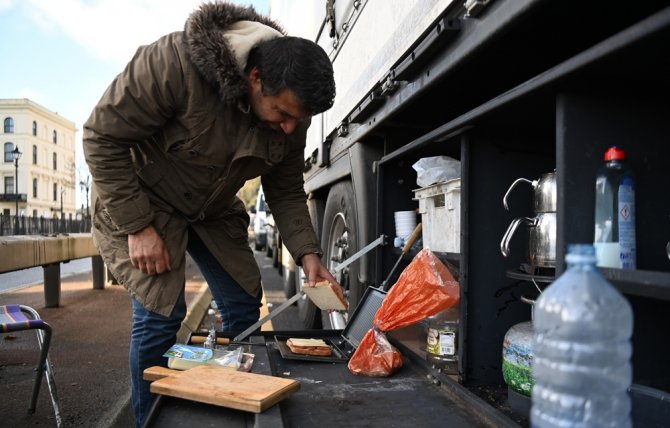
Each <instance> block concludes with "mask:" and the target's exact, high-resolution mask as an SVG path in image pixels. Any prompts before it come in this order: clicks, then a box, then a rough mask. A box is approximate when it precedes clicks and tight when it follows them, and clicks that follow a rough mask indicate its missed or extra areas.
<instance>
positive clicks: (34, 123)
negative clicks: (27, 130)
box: [33, 120, 37, 137]
mask: <svg viewBox="0 0 670 428" xmlns="http://www.w3.org/2000/svg"><path fill="white" fill-rule="evenodd" d="M33 136H34V137H37V122H35V121H34V120H33Z"/></svg>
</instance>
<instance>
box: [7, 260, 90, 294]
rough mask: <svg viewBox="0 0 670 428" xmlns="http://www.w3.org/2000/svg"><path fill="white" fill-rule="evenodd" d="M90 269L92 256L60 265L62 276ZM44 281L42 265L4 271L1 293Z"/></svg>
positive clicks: (65, 276)
mask: <svg viewBox="0 0 670 428" xmlns="http://www.w3.org/2000/svg"><path fill="white" fill-rule="evenodd" d="M90 270H91V259H90V258H85V259H78V260H72V261H70V262H68V263H61V265H60V275H61V278H67V277H68V276H71V275H75V274H78V273H82V272H88V271H90ZM42 282H44V269H43V268H42V267H41V266H40V267H35V268H30V269H23V270H17V271H15V272H7V273H3V274H0V293H5V292H8V291H12V290H18V289H21V288H24V287H28V286H30V285H34V284H40V283H42Z"/></svg>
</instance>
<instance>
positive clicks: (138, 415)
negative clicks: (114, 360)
mask: <svg viewBox="0 0 670 428" xmlns="http://www.w3.org/2000/svg"><path fill="white" fill-rule="evenodd" d="M187 250H188V253H189V254H190V255H191V258H193V260H194V261H195V262H196V264H197V265H198V267H199V268H200V272H201V273H202V275H203V276H204V277H205V280H206V281H207V285H208V286H209V289H210V291H211V292H212V296H213V297H214V300H215V301H216V304H217V307H218V309H219V312H220V313H221V316H222V318H223V330H225V331H231V332H237V331H242V330H244V329H246V328H247V327H249V326H250V325H252V324H253V323H255V322H256V321H258V319H259V317H260V306H261V297H262V294H263V293H262V292H259V293H258V296H255V297H252V296H250V295H249V294H248V293H247V292H246V291H244V289H242V287H240V286H239V284H238V283H237V282H236V281H235V280H234V279H233V278H232V277H231V276H230V275H229V274H228V272H226V271H225V270H224V269H223V267H222V266H221V265H220V264H219V263H218V261H217V260H216V259H215V258H214V256H212V254H211V253H210V252H209V250H208V249H207V247H205V245H204V244H203V242H202V241H201V240H200V238H199V237H198V236H197V234H196V233H195V231H193V229H189V242H188V247H187ZM131 301H132V306H133V325H132V331H131V339H130V353H129V360H130V378H131V395H132V404H133V412H134V414H135V421H136V426H137V427H141V426H142V425H143V424H144V422H145V419H146V418H147V416H148V415H149V411H150V410H151V406H152V405H153V402H154V399H155V395H154V394H152V393H151V391H150V382H148V381H145V380H144V379H143V378H142V375H143V373H144V370H145V369H146V368H148V367H151V366H164V367H167V358H165V357H163V354H164V353H165V351H167V350H168V349H170V347H171V346H172V345H174V343H175V342H176V336H177V331H179V328H180V326H181V323H182V321H183V320H184V317H185V316H186V301H185V298H184V292H183V291H182V293H181V295H180V296H179V299H178V300H177V305H176V306H175V308H174V309H173V311H172V313H171V314H170V316H169V317H166V316H163V315H159V314H157V313H154V312H151V311H149V310H147V309H145V308H144V306H142V305H141V304H140V303H139V302H137V300H135V299H134V298H131Z"/></svg>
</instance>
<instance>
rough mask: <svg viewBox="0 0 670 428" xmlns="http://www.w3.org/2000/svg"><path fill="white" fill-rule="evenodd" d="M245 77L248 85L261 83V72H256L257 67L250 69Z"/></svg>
mask: <svg viewBox="0 0 670 428" xmlns="http://www.w3.org/2000/svg"><path fill="white" fill-rule="evenodd" d="M247 77H248V78H249V83H256V84H260V83H261V72H260V70H258V67H252V69H251V70H249V74H248V75H247Z"/></svg>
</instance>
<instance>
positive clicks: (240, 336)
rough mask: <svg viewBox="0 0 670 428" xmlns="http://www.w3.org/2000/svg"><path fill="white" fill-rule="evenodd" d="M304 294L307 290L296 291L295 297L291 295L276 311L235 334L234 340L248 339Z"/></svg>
mask: <svg viewBox="0 0 670 428" xmlns="http://www.w3.org/2000/svg"><path fill="white" fill-rule="evenodd" d="M304 295H305V292H304V291H302V290H300V292H298V293H296V294H295V295H294V296H293V297H291V298H290V299H288V300H287V301H285V302H284V303H282V304H281V305H279V306H278V307H277V309H275V310H274V311H272V312H270V313H269V314H267V315H266V316H264V317H263V318H261V319H260V320H258V321H256V322H255V323H254V324H253V325H252V326H251V327H249V328H247V329H246V330H244V331H243V332H242V333H240V334H238V335H237V336H235V337H234V338H233V342H241V341H243V340H244V339H246V338H247V337H249V335H250V334H251V333H253V332H254V331H256V330H258V329H259V328H260V327H261V326H262V325H263V324H265V323H266V322H268V321H270V320H271V319H272V318H274V317H276V316H277V315H279V314H280V313H281V312H283V311H284V310H285V309H286V308H288V307H289V306H291V305H292V304H294V303H295V302H297V301H298V300H299V299H300V298H302V297H303V296H304Z"/></svg>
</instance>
